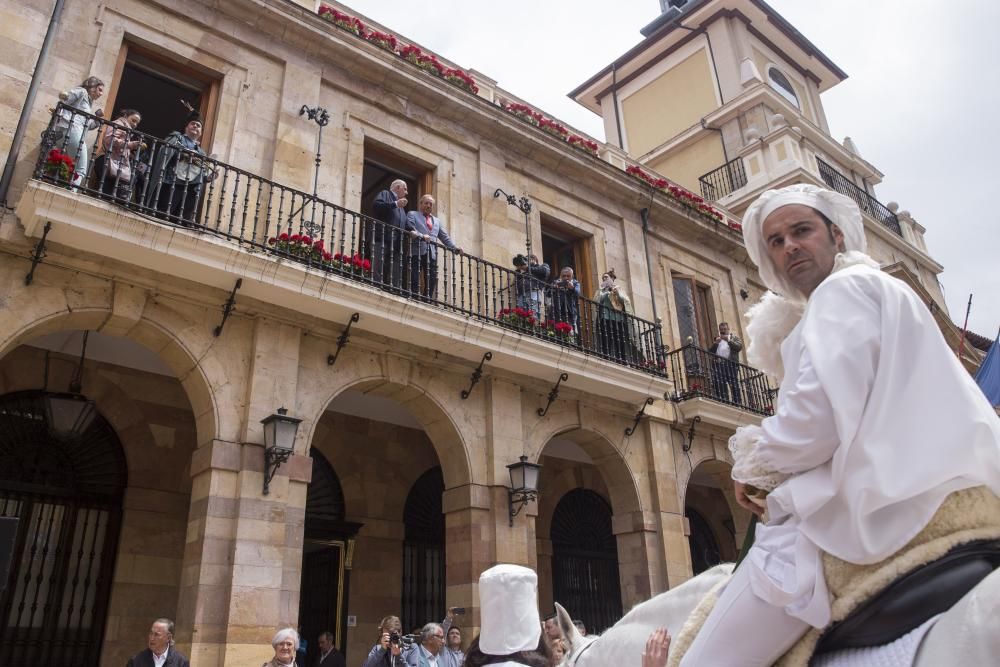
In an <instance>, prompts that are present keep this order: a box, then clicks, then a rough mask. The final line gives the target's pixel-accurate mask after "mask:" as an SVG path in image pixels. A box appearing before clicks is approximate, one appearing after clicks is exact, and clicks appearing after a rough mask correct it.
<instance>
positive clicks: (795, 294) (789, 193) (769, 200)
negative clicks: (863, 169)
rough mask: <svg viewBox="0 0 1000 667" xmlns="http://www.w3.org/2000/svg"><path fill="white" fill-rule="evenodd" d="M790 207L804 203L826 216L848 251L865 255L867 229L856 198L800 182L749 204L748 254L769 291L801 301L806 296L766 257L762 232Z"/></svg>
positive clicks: (745, 219) (745, 233)
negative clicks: (766, 223)
mask: <svg viewBox="0 0 1000 667" xmlns="http://www.w3.org/2000/svg"><path fill="white" fill-rule="evenodd" d="M789 204H803V205H804V206H809V207H811V208H814V209H816V210H817V211H819V212H820V213H822V214H823V215H825V216H826V217H827V218H828V219H829V220H830V221H831V222H832V223H833V224H835V225H837V227H839V228H840V231H841V232H843V234H844V248H845V250H847V251H851V250H855V251H858V252H862V253H863V252H865V251H866V250H867V242H866V241H865V227H864V223H863V222H862V221H861V210H860V209H859V208H858V205H857V204H855V203H854V200H853V199H851V198H850V197H846V196H844V195H842V194H840V193H837V192H834V191H833V190H827V189H825V188H821V187H817V186H815V185H806V184H804V183H799V184H796V185H789V186H787V187H784V188H779V189H777V190H768V191H767V192H765V193H764V194H762V195H761V196H760V197H758V198H757V201H755V202H754V203H753V204H751V205H750V208H748V209H747V212H746V213H745V214H744V216H743V240H744V242H745V243H746V247H747V254H748V255H750V259H752V260H753V263H754V264H756V265H757V268H758V270H759V271H760V277H761V279H762V280H763V281H764V284H765V285H767V287H768V289H770V290H772V291H774V292H777V293H779V294H781V295H783V296H785V297H786V298H789V299H796V300H802V299H804V298H805V297H804V295H803V294H802V293H801V292H799V291H798V290H797V289H796V288H795V287H794V286H792V284H791V283H789V282H787V281H786V280H785V278H784V277H783V276H781V275H780V274H779V273H778V272H777V271H776V270H775V268H774V264H772V263H771V258H770V257H769V256H768V254H767V243H766V242H765V239H764V234H763V231H762V227H763V226H764V220H766V219H767V216H769V215H771V213H773V212H774V211H776V210H777V209H779V208H781V207H782V206H788V205H789Z"/></svg>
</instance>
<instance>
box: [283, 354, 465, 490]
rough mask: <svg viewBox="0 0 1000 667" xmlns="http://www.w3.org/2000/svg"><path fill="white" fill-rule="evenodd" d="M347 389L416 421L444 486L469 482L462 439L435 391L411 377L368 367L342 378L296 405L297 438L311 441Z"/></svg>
mask: <svg viewBox="0 0 1000 667" xmlns="http://www.w3.org/2000/svg"><path fill="white" fill-rule="evenodd" d="M345 376H346V374H345ZM349 389H352V390H355V391H359V392H361V393H364V394H368V395H372V396H378V397H381V398H388V399H391V400H393V401H395V402H396V403H398V404H400V405H401V406H402V407H404V408H405V409H406V410H407V411H408V412H409V413H410V414H411V415H412V416H413V418H414V419H416V420H417V422H418V423H419V424H420V426H421V428H423V430H424V432H425V433H426V434H427V437H428V438H429V439H430V441H431V444H432V446H433V447H434V451H435V453H436V454H437V458H438V461H439V462H440V465H441V471H442V474H443V476H444V483H445V488H446V489H451V488H455V487H458V486H463V485H466V484H471V483H472V482H473V469H474V468H473V465H472V461H471V459H470V454H469V451H468V448H467V447H466V444H465V439H464V438H463V437H462V433H461V431H460V429H459V426H458V424H457V423H456V422H455V420H454V419H452V415H451V414H450V413H449V412H448V411H447V410H446V409H445V407H444V405H445V402H444V401H443V400H441V398H440V397H439V396H438V394H437V392H436V391H434V390H432V389H431V388H429V387H427V386H425V385H423V384H422V383H421V384H418V383H417V382H416V381H415V380H413V379H410V380H408V381H406V382H401V381H399V380H398V379H397V380H394V379H391V378H389V377H386V375H385V374H383V373H371V372H370V368H369V369H368V372H367V373H365V374H364V375H359V376H355V377H347V378H346V379H343V380H342V381H341V382H340V383H339V384H337V385H336V386H335V387H334V388H333V390H332V391H330V392H329V393H327V394H324V396H326V398H325V399H321V400H320V401H317V402H314V403H313V404H312V405H309V406H308V407H306V406H304V404H300V407H303V408H304V409H305V410H306V412H305V416H306V418H305V419H304V420H303V427H304V428H300V437H301V438H303V439H304V442H305V443H312V442H313V440H314V438H315V435H316V429H317V426H318V425H319V420H320V418H321V417H322V415H323V413H324V412H326V410H327V408H328V407H329V406H330V405H331V404H332V403H333V401H334V400H335V399H336V398H337V397H338V396H340V395H341V394H342V393H344V392H345V391H347V390H349Z"/></svg>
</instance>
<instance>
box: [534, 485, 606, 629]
mask: <svg viewBox="0 0 1000 667" xmlns="http://www.w3.org/2000/svg"><path fill="white" fill-rule="evenodd" d="M551 537H552V593H553V597H554V599H555V601H556V602H558V603H559V604H561V605H562V606H563V607H565V608H566V611H568V612H569V613H570V614H572V615H573V618H574V619H580V620H582V621H583V622H584V623H585V624H586V626H587V632H588V633H599V632H603V631H604V630H606V629H607V628H609V627H611V626H612V625H614V624H615V623H616V622H617V621H618V619H619V618H621V615H622V595H621V583H620V581H619V578H618V546H617V542H616V540H615V536H614V533H613V532H612V530H611V506H610V505H609V504H608V502H607V501H606V500H604V498H602V497H601V496H599V495H598V494H596V493H594V492H593V491H589V490H587V489H574V490H572V491H570V492H569V493H567V494H566V495H564V496H563V497H562V498H561V499H560V500H559V503H558V504H557V505H556V509H555V512H554V513H553V515H552V532H551Z"/></svg>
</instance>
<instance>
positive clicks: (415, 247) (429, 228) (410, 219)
mask: <svg viewBox="0 0 1000 667" xmlns="http://www.w3.org/2000/svg"><path fill="white" fill-rule="evenodd" d="M419 207H420V211H419V212H417V211H410V213H409V215H407V216H406V229H407V230H408V231H409V232H410V236H412V237H413V238H412V239H411V242H410V291H411V292H413V293H414V294H416V293H417V292H418V290H419V289H420V276H421V275H423V277H424V291H423V292H422V294H423V296H425V297H428V298H430V299H434V298H435V297H436V296H437V279H438V273H437V258H438V248H437V243H438V241H440V242H441V243H442V244H444V246H445V247H446V248H451V249H452V250H457V251H458V252H462V249H461V248H459V247H458V246H457V245H455V242H454V241H452V240H451V237H450V236H448V232H447V231H445V229H444V227H442V226H441V220H440V219H438V218H436V217H434V215H432V212H433V211H434V197H432V196H430V195H424V196H423V197H421V198H420V204H419Z"/></svg>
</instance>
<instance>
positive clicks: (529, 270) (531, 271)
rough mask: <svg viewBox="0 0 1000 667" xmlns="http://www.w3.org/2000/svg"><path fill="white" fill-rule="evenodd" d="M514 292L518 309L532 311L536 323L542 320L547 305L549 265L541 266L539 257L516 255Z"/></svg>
mask: <svg viewBox="0 0 1000 667" xmlns="http://www.w3.org/2000/svg"><path fill="white" fill-rule="evenodd" d="M514 269H515V271H516V273H515V274H514V291H515V294H516V297H517V299H516V301H515V303H516V305H517V307H518V308H524V309H525V310H530V311H531V312H532V313H534V315H535V320H536V321H541V319H542V305H543V304H544V303H545V288H546V287H547V281H548V279H549V265H548V264H544V263H542V264H539V262H538V257H536V256H535V255H532V256H531V257H525V256H524V255H516V256H515V257H514Z"/></svg>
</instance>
